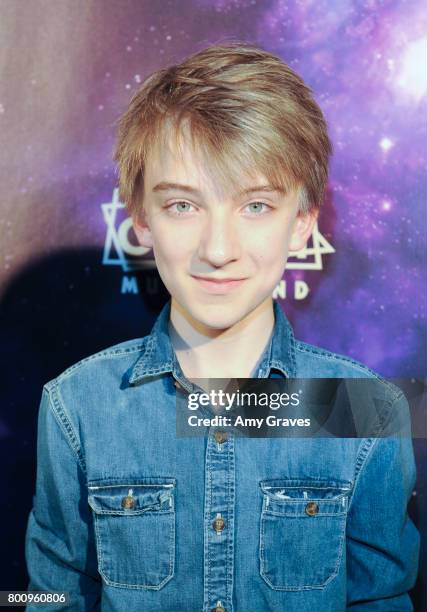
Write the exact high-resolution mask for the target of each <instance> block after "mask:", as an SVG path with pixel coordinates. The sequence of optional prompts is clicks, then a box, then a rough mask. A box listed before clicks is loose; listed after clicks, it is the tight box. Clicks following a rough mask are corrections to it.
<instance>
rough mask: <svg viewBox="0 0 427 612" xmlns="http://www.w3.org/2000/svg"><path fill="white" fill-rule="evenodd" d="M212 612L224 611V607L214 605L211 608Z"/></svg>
mask: <svg viewBox="0 0 427 612" xmlns="http://www.w3.org/2000/svg"><path fill="white" fill-rule="evenodd" d="M212 612H225V608H223V607H222V606H215V608H212Z"/></svg>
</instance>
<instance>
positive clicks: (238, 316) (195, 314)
mask: <svg viewBox="0 0 427 612" xmlns="http://www.w3.org/2000/svg"><path fill="white" fill-rule="evenodd" d="M188 312H189V314H190V315H191V317H192V318H193V319H194V320H195V321H198V322H199V323H201V324H202V325H205V326H206V327H209V328H211V329H228V328H230V327H233V325H236V323H239V321H241V320H242V319H243V318H244V317H245V316H246V315H247V310H245V309H240V308H236V307H235V306H234V305H232V304H222V305H220V304H218V303H217V304H203V305H200V306H199V307H198V308H197V307H196V308H194V305H193V307H190V308H189V309H188Z"/></svg>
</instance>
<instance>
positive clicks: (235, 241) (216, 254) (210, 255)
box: [198, 206, 241, 267]
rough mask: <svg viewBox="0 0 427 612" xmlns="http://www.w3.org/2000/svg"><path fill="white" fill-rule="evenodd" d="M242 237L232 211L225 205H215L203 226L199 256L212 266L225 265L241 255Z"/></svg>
mask: <svg viewBox="0 0 427 612" xmlns="http://www.w3.org/2000/svg"><path fill="white" fill-rule="evenodd" d="M240 253H241V245H240V237H239V235H238V231H237V228H236V227H235V223H234V220H233V216H232V213H231V212H230V210H228V209H226V208H225V207H224V208H222V207H220V206H217V207H215V209H214V210H211V211H210V213H209V214H208V215H207V217H206V220H205V223H204V225H203V227H202V231H201V236H200V242H199V249H198V256H199V259H200V260H201V261H204V262H206V263H209V264H210V265H212V266H215V267H220V266H224V265H225V264H227V263H228V262H230V261H233V260H236V259H238V258H239V257H240Z"/></svg>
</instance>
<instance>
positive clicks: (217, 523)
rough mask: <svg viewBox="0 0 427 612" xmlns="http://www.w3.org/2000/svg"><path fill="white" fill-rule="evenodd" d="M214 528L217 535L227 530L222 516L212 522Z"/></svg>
mask: <svg viewBox="0 0 427 612" xmlns="http://www.w3.org/2000/svg"><path fill="white" fill-rule="evenodd" d="M212 527H213V528H214V529H215V531H216V532H217V533H221V531H223V530H224V529H225V520H224V519H223V518H222V516H217V517H216V518H215V519H214V521H213V522H212Z"/></svg>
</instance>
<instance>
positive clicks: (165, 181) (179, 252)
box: [133, 137, 315, 330]
mask: <svg viewBox="0 0 427 612" xmlns="http://www.w3.org/2000/svg"><path fill="white" fill-rule="evenodd" d="M144 183H145V184H144V202H143V205H144V210H143V213H142V214H140V216H139V217H138V218H134V219H133V222H134V229H135V232H136V235H137V237H138V240H139V242H140V244H141V245H143V246H145V247H149V248H152V249H153V252H154V257H155V260H156V264H157V268H158V271H159V274H160V276H161V278H162V280H163V282H164V284H165V286H166V288H167V289H168V291H169V293H170V294H171V296H172V305H173V304H174V302H175V304H176V305H177V307H179V309H180V310H181V312H183V313H184V314H185V316H186V317H187V319H188V320H190V321H193V322H194V323H197V326H198V328H200V327H205V328H206V329H211V330H225V329H229V328H230V327H232V326H234V325H236V324H237V323H239V322H240V321H242V320H244V319H245V317H248V316H249V315H250V314H251V313H252V312H253V311H254V310H255V309H257V308H262V307H263V306H265V305H266V303H271V306H272V297H271V294H272V291H273V289H274V288H275V286H276V285H277V283H278V282H279V281H280V279H281V278H282V275H283V271H284V268H285V265H286V260H287V256H288V252H289V250H293V251H298V250H300V249H301V248H303V246H304V245H305V243H306V241H307V239H308V237H309V235H310V233H311V231H312V228H313V225H314V222H315V215H304V216H301V215H297V192H296V191H293V192H290V193H282V192H281V191H277V190H274V188H273V187H272V186H269V185H268V181H267V180H266V178H265V177H263V176H262V175H261V174H257V173H255V174H252V175H248V176H244V177H241V176H239V177H236V181H235V184H233V185H230V187H229V188H228V189H226V190H224V189H221V188H220V185H219V184H218V183H217V182H216V181H215V178H214V177H212V176H211V175H210V174H209V172H208V168H207V167H206V165H204V164H203V161H202V160H201V159H200V157H198V156H197V154H196V153H195V151H194V150H193V148H192V146H191V144H190V141H189V139H188V138H187V139H185V137H184V140H183V146H182V154H181V155H179V154H178V152H177V151H176V149H175V148H174V146H173V145H172V143H171V141H170V142H169V145H168V146H167V147H162V149H161V150H154V151H152V152H151V154H150V156H149V159H148V160H147V163H146V168H145V180H144Z"/></svg>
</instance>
